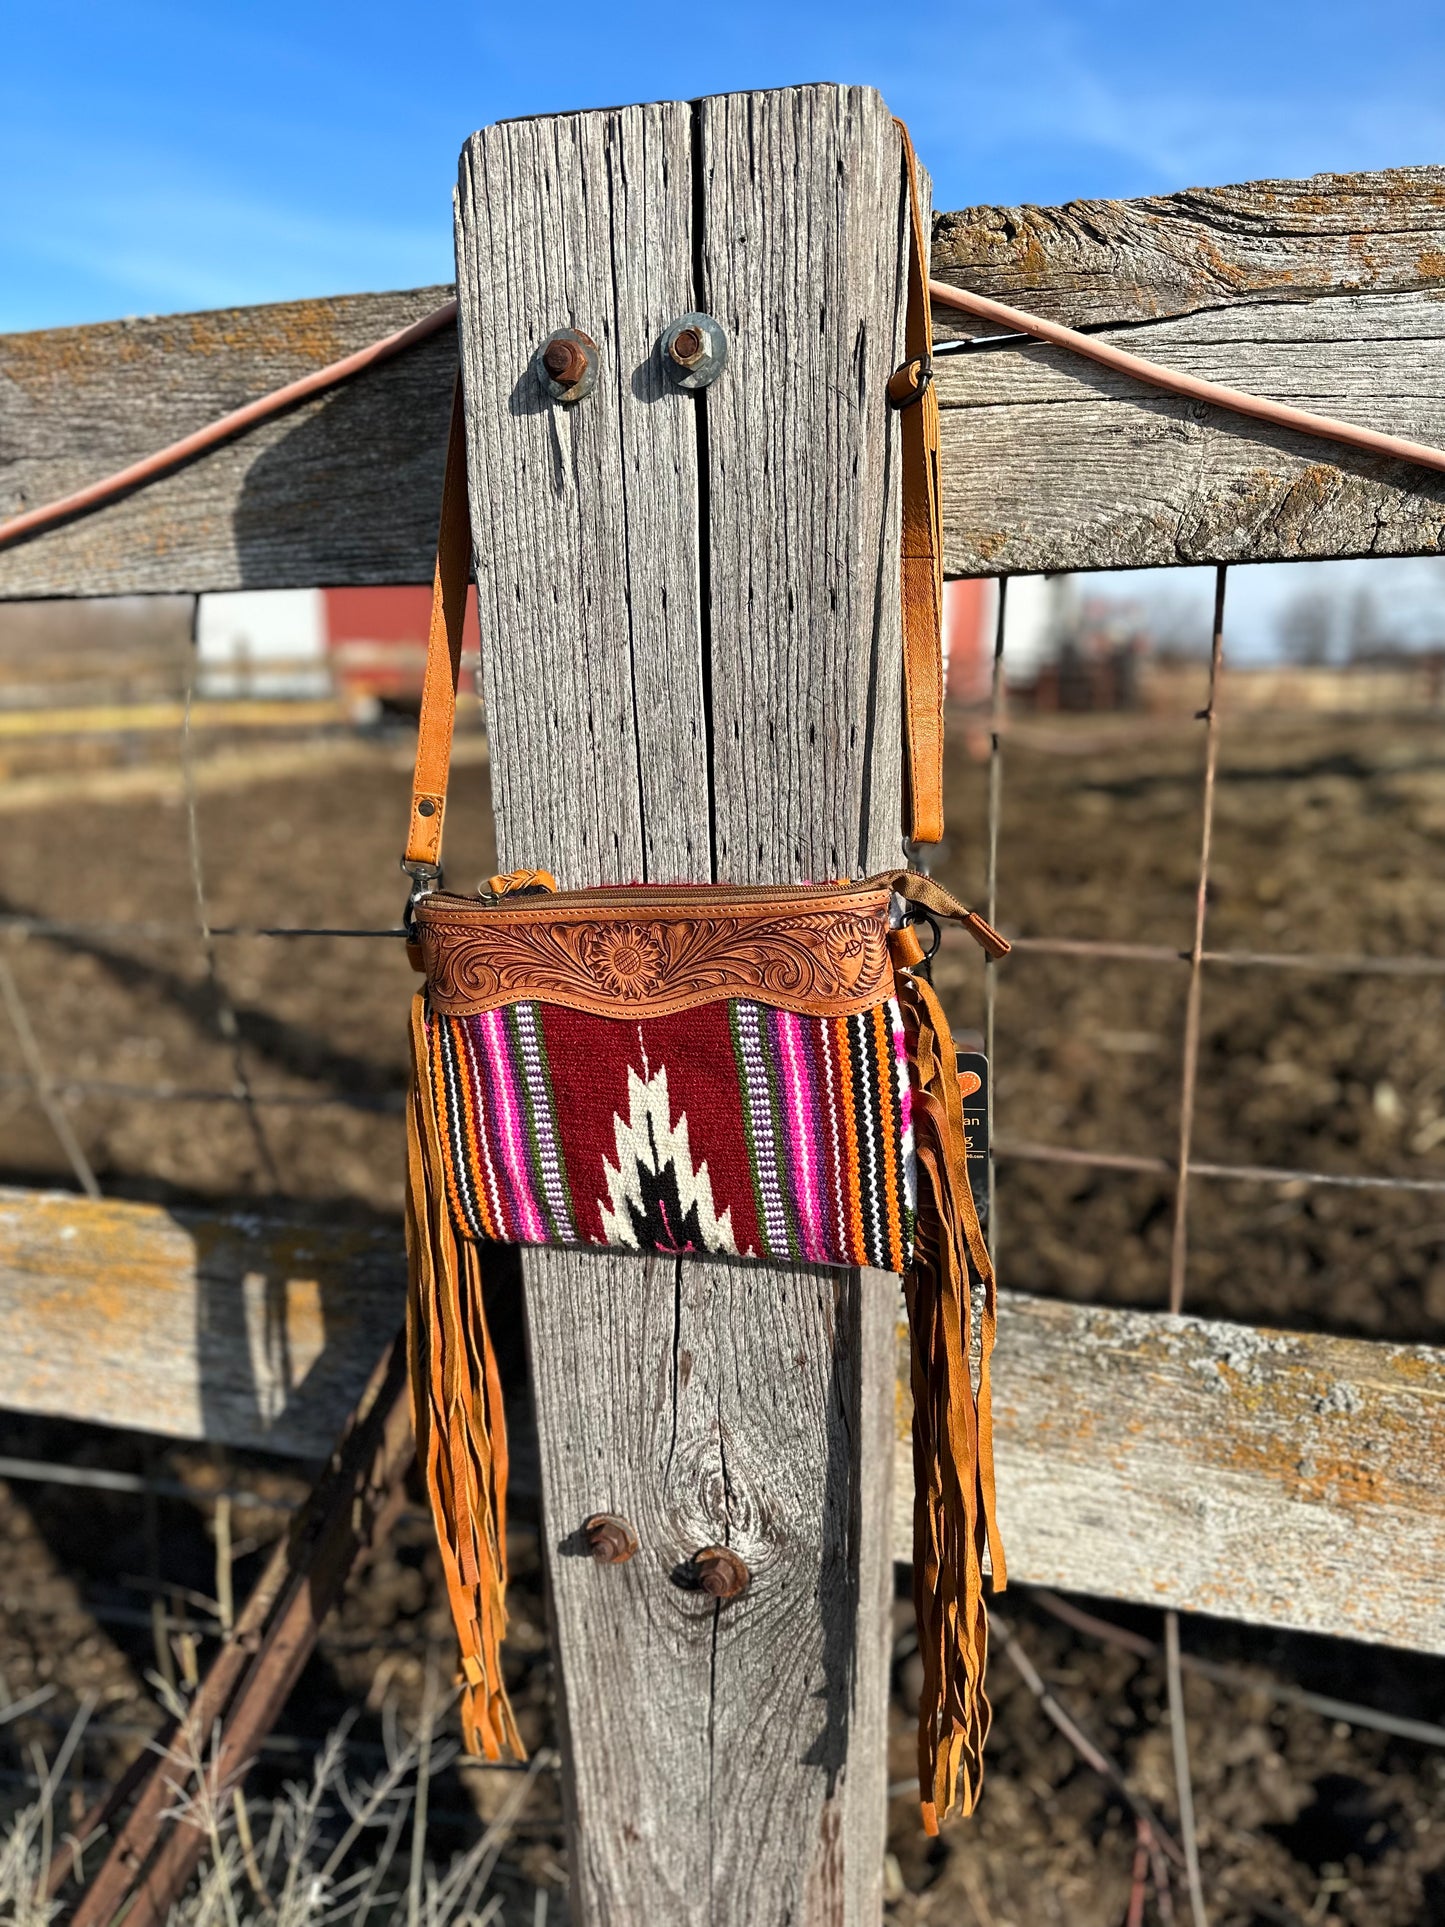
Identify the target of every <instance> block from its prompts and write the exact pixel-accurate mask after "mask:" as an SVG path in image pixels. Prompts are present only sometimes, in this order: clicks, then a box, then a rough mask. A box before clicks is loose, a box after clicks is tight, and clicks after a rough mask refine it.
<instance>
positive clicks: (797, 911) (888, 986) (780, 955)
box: [416, 882, 892, 1020]
mask: <svg viewBox="0 0 1445 1927" xmlns="http://www.w3.org/2000/svg"><path fill="white" fill-rule="evenodd" d="M888 905H889V888H888V885H887V883H886V882H885V883H884V884H882V885H881V886H880V885H878V884H870V885H865V886H861V887H857V888H853V889H848V888H840V889H838V890H829V891H828V892H827V894H826V895H820V896H818V897H816V898H810V897H809V896H808V895H807V894H806V893H799V894H798V895H795V896H793V897H792V898H790V899H785V900H782V901H780V900H779V898H778V897H777V896H772V897H771V898H770V899H765V900H763V901H758V902H741V903H739V902H729V903H719V902H718V900H717V898H716V897H712V898H711V899H709V897H708V896H707V895H705V894H704V893H702V892H699V893H698V894H697V897H696V900H695V901H692V902H689V901H688V900H687V898H686V896H680V898H679V899H674V900H671V901H669V902H668V903H667V904H666V905H665V906H664V905H659V904H658V903H657V902H656V901H655V899H654V900H653V901H651V902H648V901H646V900H645V898H643V897H641V896H639V897H638V898H636V899H635V900H634V901H632V902H625V901H624V902H618V901H616V900H615V899H614V900H613V901H611V902H598V903H594V904H588V903H582V902H579V901H578V900H577V899H576V898H573V899H571V900H568V901H564V902H557V901H556V900H555V899H551V898H549V897H547V896H545V895H538V896H527V897H522V898H517V899H515V900H514V901H511V902H509V901H507V900H506V899H505V898H504V899H503V900H502V901H501V902H500V903H497V904H486V903H471V902H467V901H466V900H463V899H457V898H447V897H431V898H426V899H424V900H423V901H422V903H421V904H420V905H419V906H418V915H417V931H416V937H417V943H418V945H419V947H420V952H421V964H422V968H423V970H424V971H425V973H426V979H427V987H428V992H429V995H430V998H431V1003H432V1007H433V1008H434V1009H436V1010H438V1011H444V1012H446V1013H448V1014H449V1015H451V1016H462V1015H464V1014H466V1013H467V1012H470V1011H477V1010H491V1009H494V1008H496V1007H497V1006H498V1005H500V1004H515V1003H530V1002H533V1001H537V1002H540V1003H549V1004H563V1005H566V1006H567V1007H568V1008H569V1009H571V1010H584V1011H589V1012H592V1013H593V1014H595V1015H596V1016H599V1017H625V1018H632V1019H634V1020H635V1019H637V1018H639V1017H663V1016H666V1015H668V1014H669V1013H670V1012H673V1011H679V1010H691V1009H695V1008H696V1007H697V1006H698V1005H700V1004H711V1003H719V1002H725V1001H727V1000H729V999H731V998H735V997H741V998H748V999H752V1000H753V1001H755V1002H757V1003H763V1004H771V1005H773V1006H774V1007H775V1008H777V1009H780V1010H791V1011H797V1012H799V1013H800V1014H803V1015H807V1016H811V1017H831V1016H837V1017H845V1016H850V1015H852V1014H853V1013H855V1012H857V1011H861V1010H868V1009H870V1008H872V1006H873V1005H875V1004H877V1003H880V1002H881V1001H882V1000H883V999H884V998H885V997H887V996H889V995H891V992H892V966H891V963H890V960H889V954H888Z"/></svg>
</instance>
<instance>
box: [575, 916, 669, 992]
mask: <svg viewBox="0 0 1445 1927" xmlns="http://www.w3.org/2000/svg"><path fill="white" fill-rule="evenodd" d="M666 961H667V960H666V958H665V957H664V956H663V953H662V945H661V943H660V942H659V941H658V937H657V932H656V931H655V930H650V929H649V928H648V927H647V925H646V924H645V923H613V924H607V925H605V926H604V927H603V928H602V929H601V930H595V931H594V932H593V933H592V935H591V937H590V938H589V939H588V942H587V964H588V968H589V969H590V970H591V971H592V974H593V976H594V977H596V978H597V980H598V981H599V983H602V984H604V985H605V986H606V987H607V989H608V990H610V991H611V992H612V993H613V995H614V996H617V997H628V998H641V997H645V996H647V994H648V993H649V991H653V990H656V988H657V986H658V985H659V984H660V983H661V982H662V974H663V970H664V968H665V966H666Z"/></svg>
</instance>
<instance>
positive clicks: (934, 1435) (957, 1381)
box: [897, 968, 1008, 1833]
mask: <svg viewBox="0 0 1445 1927" xmlns="http://www.w3.org/2000/svg"><path fill="white" fill-rule="evenodd" d="M897 982H898V995H899V1001H900V1003H901V1004H902V1007H903V1018H904V1025H905V1028H906V1030H907V1033H908V1041H909V1046H910V1054H911V1056H912V1059H913V1064H914V1073H915V1081H914V1096H913V1122H914V1136H915V1141H916V1145H917V1151H918V1222H917V1227H916V1230H915V1234H914V1259H913V1266H912V1269H911V1270H910V1272H909V1273H908V1275H907V1277H906V1278H905V1279H904V1284H903V1290H904V1297H905V1299H906V1301H907V1305H908V1324H909V1332H910V1337H911V1352H912V1377H913V1466H914V1479H915V1499H914V1516H913V1598H914V1607H915V1610H916V1612H917V1617H918V1649H919V1653H920V1655H921V1656H922V1660H923V1690H922V1693H921V1694H920V1696H919V1707H918V1779H919V1797H920V1802H921V1805H922V1811H923V1825H924V1829H925V1831H926V1832H928V1833H937V1832H938V1827H939V1822H940V1820H942V1819H943V1818H944V1817H946V1816H947V1814H948V1813H950V1812H951V1811H952V1809H953V1808H954V1807H955V1806H957V1807H958V1808H959V1809H960V1811H961V1812H963V1813H971V1812H972V1811H973V1809H974V1806H975V1804H976V1803H977V1800H978V1795H979V1789H980V1786H981V1783H982V1780H983V1748H984V1742H985V1740H986V1739H987V1738H988V1729H989V1723H990V1720H991V1718H992V1714H991V1711H990V1708H989V1703H988V1696H987V1694H986V1693H985V1691H984V1664H985V1661H986V1659H987V1655H988V1615H987V1613H986V1611H985V1609H984V1603H983V1559H984V1553H985V1551H987V1553H988V1555H989V1558H990V1560H991V1562H992V1572H993V1587H994V1591H995V1592H1001V1591H1002V1590H1003V1587H1004V1586H1005V1584H1006V1583H1007V1578H1008V1575H1007V1570H1006V1567H1005V1563H1004V1551H1003V1542H1002V1540H1001V1539H1000V1538H999V1531H998V1521H997V1518H996V1516H995V1494H994V1471H993V1410H992V1399H991V1393H990V1386H989V1359H990V1355H991V1353H992V1351H993V1343H994V1334H995V1330H996V1328H997V1301H996V1294H995V1288H994V1276H993V1266H992V1264H991V1263H990V1262H989V1255H988V1247H987V1245H986V1244H985V1243H984V1238H983V1233H982V1231H981V1229H980V1227H979V1222H978V1213H977V1211H976V1210H975V1209H974V1203H973V1193H972V1191H971V1190H970V1188H969V1182H968V1167H967V1139H966V1137H965V1132H964V1121H963V1099H962V1095H961V1093H960V1090H959V1082H958V1065H957V1058H956V1057H955V1055H954V1049H953V1040H952V1033H951V1032H950V1030H949V1027H948V1022H947V1019H946V1018H945V1017H944V1014H943V1010H942V1008H941V1007H940V1005H939V1002H938V998H937V996H936V995H935V993H934V990H933V987H932V985H931V984H929V983H927V982H926V981H925V980H924V979H923V978H921V977H918V976H915V975H914V974H913V973H912V972H911V971H910V970H908V969H906V968H905V969H900V970H899V972H898V975H897ZM970 1258H971V1259H972V1261H973V1270H974V1274H975V1275H976V1277H977V1279H978V1281H979V1293H978V1296H979V1304H978V1312H979V1319H978V1327H979V1329H978V1338H977V1353H976V1356H977V1381H976V1385H975V1377H974V1370H973V1364H972V1357H973V1354H974V1338H973V1320H972V1316H971V1313H972V1309H973V1290H972V1286H971V1281H970V1276H969V1259H970Z"/></svg>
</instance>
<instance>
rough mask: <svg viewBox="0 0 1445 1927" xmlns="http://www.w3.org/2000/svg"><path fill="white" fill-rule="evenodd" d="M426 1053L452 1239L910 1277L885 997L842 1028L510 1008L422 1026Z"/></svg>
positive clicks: (806, 1021) (818, 1020)
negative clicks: (561, 1098) (855, 1268)
mask: <svg viewBox="0 0 1445 1927" xmlns="http://www.w3.org/2000/svg"><path fill="white" fill-rule="evenodd" d="M428 1049H429V1057H430V1069H431V1077H432V1088H433V1094H434V1098H435V1102H436V1106H437V1116H438V1119H439V1121H440V1123H441V1126H442V1129H441V1138H442V1144H443V1149H444V1153H445V1159H446V1166H447V1188H448V1194H449V1197H450V1200H451V1207H452V1215H453V1219H454V1222H455V1224H456V1227H457V1230H458V1232H459V1234H460V1235H461V1236H463V1237H469V1238H473V1239H499V1240H501V1241H503V1242H507V1243H517V1244H565V1245H602V1246H611V1247H614V1248H620V1249H624V1250H633V1251H656V1252H662V1253H668V1254H673V1253H680V1252H699V1253H709V1254H715V1255H717V1256H726V1257H743V1258H758V1259H765V1258H775V1259H780V1260H783V1261H790V1262H798V1261H802V1262H804V1263H812V1264H823V1265H872V1266H876V1267H877V1268H879V1269H881V1270H885V1271H902V1270H904V1269H905V1267H906V1266H907V1264H908V1260H909V1255H910V1251H911V1247H912V1238H913V1219H914V1209H915V1184H916V1173H915V1168H914V1157H913V1131H912V1123H911V1094H910V1090H909V1084H908V1068H907V1060H906V1055H905V1042H904V1035H903V1019H902V1013H901V1012H900V1010H899V1007H898V1005H897V1003H896V1002H894V1001H892V1000H891V999H890V1000H889V1001H887V1002H885V1003H881V1004H879V1005H877V1006H875V1007H874V1008H873V1009H871V1010H867V1011H864V1012H863V1013H861V1014H860V1015H857V1016H851V1017H809V1016H798V1015H795V1014H794V1013H792V1012H790V1011H783V1010H775V1009H773V1008H771V1007H770V1006H768V1005H765V1004H759V1003H752V1002H748V1001H745V1000H743V999H737V1000H734V1001H733V1002H730V1003H729V1002H718V1003H714V1004H708V1005H704V1006H703V1007H701V1008H699V1009H695V1010H689V1011H683V1012H679V1013H677V1014H675V1015H672V1016H664V1017H652V1018H645V1019H642V1020H640V1021H633V1020H630V1019H623V1018H611V1017H598V1016H591V1015H587V1014H585V1013H582V1012H578V1011H573V1010H567V1009H564V1008H561V1007H559V1006H556V1005H552V1004H543V1003H537V1002H532V1003H514V1004H508V1005H504V1006H501V1007H500V1008H497V1009H494V1010H484V1011H480V1012H477V1013H475V1014H470V1015H464V1016H446V1015H440V1014H437V1013H433V1014H432V1015H431V1017H430V1018H429V1019H428ZM558 1091H565V1092H566V1093H567V1101H566V1103H565V1104H559V1103H558V1102H557V1099H556V1093H557V1092H558Z"/></svg>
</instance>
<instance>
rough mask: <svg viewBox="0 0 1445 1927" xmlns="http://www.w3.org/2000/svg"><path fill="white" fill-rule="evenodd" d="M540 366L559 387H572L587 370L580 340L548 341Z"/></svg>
mask: <svg viewBox="0 0 1445 1927" xmlns="http://www.w3.org/2000/svg"><path fill="white" fill-rule="evenodd" d="M542 366H543V367H544V368H545V369H546V370H547V373H548V374H549V375H550V376H551V377H552V379H553V381H555V382H556V383H557V385H558V386H559V387H560V388H573V387H575V386H576V385H577V383H578V382H579V381H581V379H582V377H583V375H585V374H586V372H587V354H586V351H585V349H584V348H583V346H582V343H581V342H580V341H564V340H561V339H558V340H556V341H549V342H548V343H547V346H546V348H545V349H544V350H543V352H542Z"/></svg>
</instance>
